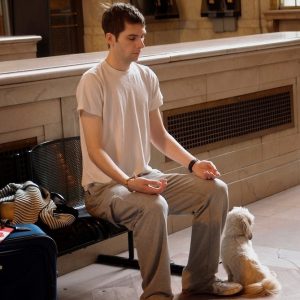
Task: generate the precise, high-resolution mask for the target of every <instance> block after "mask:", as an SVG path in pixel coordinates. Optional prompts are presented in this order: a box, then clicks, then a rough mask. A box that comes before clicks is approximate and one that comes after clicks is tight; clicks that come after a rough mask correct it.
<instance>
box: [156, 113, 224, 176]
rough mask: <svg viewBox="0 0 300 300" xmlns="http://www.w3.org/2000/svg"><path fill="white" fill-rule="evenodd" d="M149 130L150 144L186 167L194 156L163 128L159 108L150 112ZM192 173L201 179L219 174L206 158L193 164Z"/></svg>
mask: <svg viewBox="0 0 300 300" xmlns="http://www.w3.org/2000/svg"><path fill="white" fill-rule="evenodd" d="M150 130H151V141H152V144H153V145H154V146H155V147H156V148H157V149H158V150H159V151H160V152H162V153H163V154H164V155H166V156H168V157H169V158H170V159H172V160H174V161H176V162H178V163H179V164H181V165H182V166H184V167H186V168H187V167H188V166H189V164H190V162H191V161H192V160H193V159H195V157H194V156H193V155H192V154H190V153H189V152H188V151H187V150H186V149H184V148H183V147H182V146H181V145H180V144H179V143H178V142H177V141H176V140H175V139H174V138H173V137H172V136H171V135H170V134H169V133H168V132H167V130H166V129H165V127H164V124H163V122H162V118H161V115H160V111H159V109H156V110H154V111H151V112H150ZM192 170H193V173H195V175H197V176H198V177H200V178H203V179H214V178H216V177H217V176H219V175H220V173H219V172H218V170H217V168H216V167H215V165H214V164H213V163H212V162H210V161H206V160H202V161H197V162H196V163H195V164H194V165H193V168H192Z"/></svg>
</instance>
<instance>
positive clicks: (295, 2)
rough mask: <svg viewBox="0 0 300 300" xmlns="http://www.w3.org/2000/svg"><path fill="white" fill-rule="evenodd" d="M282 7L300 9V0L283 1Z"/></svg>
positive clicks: (281, 2)
mask: <svg viewBox="0 0 300 300" xmlns="http://www.w3.org/2000/svg"><path fill="white" fill-rule="evenodd" d="M280 7H283V8H292V7H300V0H281V1H280Z"/></svg>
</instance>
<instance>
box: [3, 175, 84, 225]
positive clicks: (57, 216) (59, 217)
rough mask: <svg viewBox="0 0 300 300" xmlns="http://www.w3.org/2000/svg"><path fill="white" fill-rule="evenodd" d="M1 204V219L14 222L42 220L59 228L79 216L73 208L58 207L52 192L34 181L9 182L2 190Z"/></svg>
mask: <svg viewBox="0 0 300 300" xmlns="http://www.w3.org/2000/svg"><path fill="white" fill-rule="evenodd" d="M0 205H1V207H2V209H1V210H0V212H2V213H1V215H0V216H1V219H9V221H10V222H11V223H12V224H21V223H23V224H29V223H36V222H37V221H38V220H40V221H41V222H43V223H44V224H45V225H47V226H48V227H49V228H50V229H58V228H62V227H65V226H68V225H71V224H72V223H73V222H74V221H75V219H76V218H77V216H78V214H77V211H76V210H75V209H73V208H68V212H66V210H64V211H63V210H62V208H61V207H60V208H59V209H58V208H57V205H56V204H55V203H54V201H53V200H52V199H51V194H50V192H49V191H48V190H47V189H45V188H43V187H41V186H38V185H37V184H35V183H34V182H32V181H26V182H24V183H22V184H18V183H9V184H7V185H6V186H5V187H4V188H3V189H1V190H0ZM8 207H9V209H7V208H8ZM3 212H4V214H3Z"/></svg>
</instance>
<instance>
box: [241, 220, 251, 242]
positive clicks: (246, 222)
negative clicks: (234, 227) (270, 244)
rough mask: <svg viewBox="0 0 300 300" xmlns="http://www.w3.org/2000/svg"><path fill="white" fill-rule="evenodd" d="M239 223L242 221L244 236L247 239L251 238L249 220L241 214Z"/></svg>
mask: <svg viewBox="0 0 300 300" xmlns="http://www.w3.org/2000/svg"><path fill="white" fill-rule="evenodd" d="M241 223H242V228H243V233H244V235H245V237H246V238H247V239H248V240H252V226H251V221H250V220H249V219H248V218H245V217H244V216H243V217H242V222H241Z"/></svg>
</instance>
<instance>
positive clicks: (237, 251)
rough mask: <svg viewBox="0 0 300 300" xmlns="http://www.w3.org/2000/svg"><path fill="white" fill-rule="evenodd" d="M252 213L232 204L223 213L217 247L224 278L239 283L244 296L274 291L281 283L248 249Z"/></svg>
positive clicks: (252, 218)
mask: <svg viewBox="0 0 300 300" xmlns="http://www.w3.org/2000/svg"><path fill="white" fill-rule="evenodd" d="M253 225H254V216H253V215H252V214H251V213H250V212H249V210H248V209H247V208H244V207H234V208H233V209H232V210H231V211H230V212H229V213H228V216H227V220H226V225H225V229H224V234H223V238H222V246H221V259H222V262H223V265H224V268H225V270H226V272H227V274H228V280H229V281H234V282H238V283H240V284H241V285H242V286H243V288H244V290H243V291H244V294H245V296H247V297H261V296H268V295H273V294H276V293H278V292H279V291H280V289H281V286H280V283H279V282H278V280H277V279H276V277H275V275H274V274H273V273H271V271H270V270H269V269H268V268H267V267H266V266H263V265H262V264H261V263H260V261H259V260H258V257H257V254H256V253H255V251H254V249H253V248H252V242H251V239H252V229H253Z"/></svg>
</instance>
